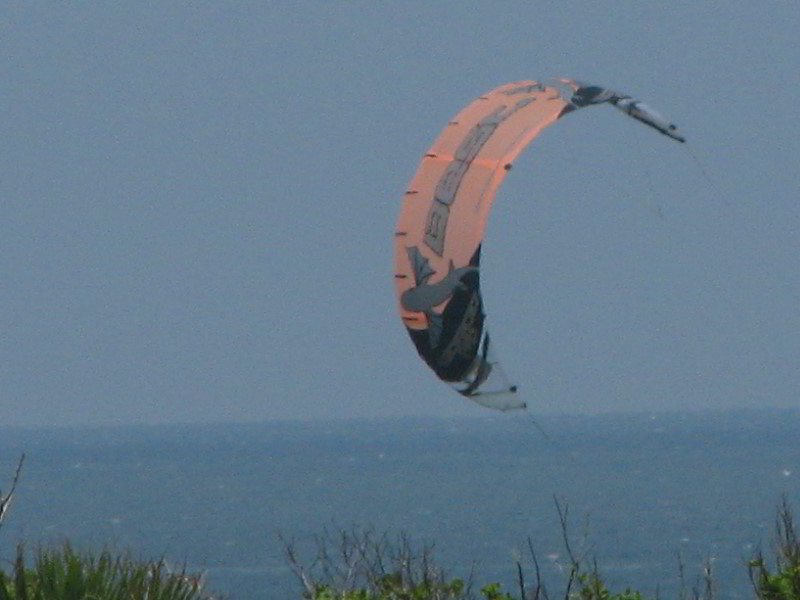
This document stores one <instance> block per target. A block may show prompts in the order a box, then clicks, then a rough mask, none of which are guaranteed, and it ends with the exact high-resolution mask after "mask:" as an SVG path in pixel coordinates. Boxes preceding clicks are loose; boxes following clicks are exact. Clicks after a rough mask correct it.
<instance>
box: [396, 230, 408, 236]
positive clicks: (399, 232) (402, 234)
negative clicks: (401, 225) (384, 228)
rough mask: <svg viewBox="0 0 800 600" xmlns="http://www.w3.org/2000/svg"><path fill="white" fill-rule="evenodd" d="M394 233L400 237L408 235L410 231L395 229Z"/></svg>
mask: <svg viewBox="0 0 800 600" xmlns="http://www.w3.org/2000/svg"><path fill="white" fill-rule="evenodd" d="M394 234H395V236H397V237H400V236H404V235H408V232H407V231H395V232H394Z"/></svg>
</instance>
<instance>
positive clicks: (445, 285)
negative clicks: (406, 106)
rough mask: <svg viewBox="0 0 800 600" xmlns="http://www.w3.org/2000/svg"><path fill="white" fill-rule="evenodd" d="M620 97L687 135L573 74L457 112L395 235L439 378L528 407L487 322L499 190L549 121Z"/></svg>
mask: <svg viewBox="0 0 800 600" xmlns="http://www.w3.org/2000/svg"><path fill="white" fill-rule="evenodd" d="M594 104H610V105H611V106H614V107H616V108H618V109H619V110H621V111H622V112H624V113H625V114H627V115H629V116H631V117H633V118H634V119H637V120H638V121H641V122H642V123H644V124H645V125H648V126H650V127H652V128H653V129H655V130H656V131H658V132H660V133H662V134H664V135H666V136H668V137H670V138H672V139H673V140H677V141H679V142H684V141H686V140H685V138H684V137H683V136H682V135H681V134H680V133H679V132H678V129H677V127H676V126H675V125H674V124H673V123H671V122H670V121H668V120H667V119H665V118H664V117H663V116H661V115H660V114H659V113H657V112H656V111H655V110H653V109H652V108H650V107H649V106H647V105H646V104H644V103H643V102H641V101H639V100H636V99H634V98H632V97H631V96H628V95H626V94H621V93H618V92H615V91H613V90H610V89H607V88H604V87H600V86H596V85H587V84H584V83H580V82H577V81H573V80H569V79H557V80H554V81H550V82H546V83H542V82H537V81H520V82H515V83H509V84H506V85H502V86H500V87H498V88H496V89H494V90H492V91H491V92H489V93H487V94H484V95H482V96H480V97H479V98H477V99H476V100H474V101H473V102H472V103H471V104H469V105H468V106H467V107H466V108H465V109H464V110H462V111H461V112H460V113H459V114H458V115H456V116H455V117H454V118H453V119H452V120H451V121H450V122H449V123H448V124H447V126H446V127H445V128H444V130H443V131H442V133H441V134H440V135H439V138H438V139H437V140H436V141H435V142H434V144H433V146H432V147H431V148H430V150H428V152H427V153H426V154H425V155H424V157H423V158H422V162H421V163H420V165H419V168H418V169H417V172H416V175H415V176H414V178H413V179H412V180H411V182H410V183H409V186H408V189H407V190H406V192H405V198H404V202H403V208H402V211H401V212H400V215H399V217H398V219H397V225H396V229H395V234H394V240H395V256H394V282H395V290H396V294H397V304H398V309H399V312H400V316H401V318H402V321H403V324H404V325H405V327H406V329H407V330H408V333H409V335H410V336H411V340H412V341H413V343H414V345H415V346H416V349H417V352H418V353H419V355H420V356H421V357H422V359H423V360H424V361H425V362H426V363H427V364H428V366H429V367H430V368H431V369H432V370H433V371H434V373H436V375H437V376H438V377H439V379H441V380H443V381H445V382H447V383H449V384H450V385H451V386H452V387H454V388H455V389H456V390H457V391H458V392H459V393H461V394H463V395H464V396H467V397H468V398H470V399H471V400H474V401H475V402H477V403H479V404H482V405H484V406H487V407H490V408H495V409H499V410H510V409H516V408H524V407H525V403H524V402H523V401H522V400H521V398H520V397H519V395H518V394H517V386H516V385H512V384H510V383H509V380H508V377H507V376H506V375H505V372H504V371H503V368H502V366H501V365H500V363H499V362H498V360H497V358H496V352H495V351H494V343H493V340H492V339H491V338H490V337H489V332H488V330H487V328H486V315H485V313H484V307H483V299H482V297H481V291H480V256H481V243H482V240H483V236H484V232H485V229H486V223H487V220H488V217H489V212H490V210H491V207H492V203H493V202H494V198H495V193H496V192H497V188H498V187H499V186H500V184H501V183H502V182H503V180H504V179H505V177H506V175H507V174H508V171H509V170H510V169H511V165H512V163H513V162H514V160H515V159H516V157H517V156H518V155H519V154H520V152H522V150H524V149H525V148H526V147H527V146H528V144H530V143H531V141H533V139H534V138H535V137H536V136H537V135H539V133H540V132H541V131H542V130H543V129H544V128H545V127H547V126H549V125H552V124H553V123H555V122H556V121H557V120H558V119H560V118H561V117H562V116H564V115H566V114H568V113H570V112H572V111H574V110H577V109H579V108H583V107H585V106H591V105H594Z"/></svg>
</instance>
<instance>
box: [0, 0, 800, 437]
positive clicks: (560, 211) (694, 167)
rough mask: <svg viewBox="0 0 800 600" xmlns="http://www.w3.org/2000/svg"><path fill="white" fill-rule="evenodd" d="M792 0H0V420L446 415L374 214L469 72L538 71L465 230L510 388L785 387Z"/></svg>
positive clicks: (798, 81) (546, 408)
mask: <svg viewBox="0 0 800 600" xmlns="http://www.w3.org/2000/svg"><path fill="white" fill-rule="evenodd" d="M799 22H800V4H798V3H797V2H777V1H776V2H769V3H766V4H763V3H762V4H759V3H753V2H750V1H748V0H742V1H739V2H734V1H729V2H724V3H710V2H709V3H700V2H694V1H691V2H661V3H655V2H613V3H612V2H564V1H559V2H544V3H543V2H525V3H523V2H518V3H511V2H507V3H505V2H501V3H498V2H483V3H478V2H474V3H463V2H441V3H439V2H428V1H425V2H394V3H391V2H377V3H372V2H352V3H335V2H256V3H233V4H228V3H223V2H206V3H177V2H169V3H141V2H123V3H89V2H86V3H83V2H74V3H28V2H18V3H12V4H8V5H6V6H5V7H4V9H3V17H2V19H0V76H1V77H2V85H0V139H1V140H2V142H1V143H0V278H1V283H2V285H0V424H1V425H18V424H21V425H45V424H83V423H88V424H97V423H127V422H144V423H153V422H170V421H181V422H196V421H214V420H236V421H251V420H264V419H272V418H295V417H300V418H306V417H329V416H382V415H406V414H412V415H415V414H448V415H455V414H478V413H480V411H485V410H486V409H482V408H480V407H476V406H474V405H472V404H471V403H469V402H468V401H466V400H464V399H462V398H460V397H459V396H458V395H457V394H455V393H454V392H452V391H451V390H450V389H449V388H448V387H447V386H446V385H444V384H442V383H440V382H439V381H437V380H436V378H435V377H434V376H433V374H432V373H431V372H430V371H429V370H428V369H427V368H426V367H425V366H424V364H423V363H422V362H421V361H420V360H419V359H418V358H417V356H416V352H415V350H414V349H413V346H412V345H411V342H410V340H409V339H408V336H407V335H406V333H405V330H404V328H403V327H402V325H401V323H400V320H399V318H398V316H397V314H396V312H395V299H394V289H393V280H392V272H393V271H392V253H393V237H392V233H393V231H394V221H395V218H396V216H397V212H398V210H399V208H400V205H401V201H402V195H403V191H404V190H405V186H406V184H407V182H408V180H409V179H410V178H411V177H412V175H413V173H414V170H415V169H416V166H417V164H418V162H419V159H420V157H421V155H422V154H423V153H424V152H425V150H426V149H427V148H428V146H429V145H430V144H431V143H432V141H433V140H434V138H435V137H436V135H438V133H439V131H440V129H441V128H442V127H443V126H444V124H445V123H446V122H447V120H448V119H449V118H450V117H451V116H453V115H454V114H455V113H456V112H457V111H458V110H460V109H461V108H462V107H463V106H465V105H466V104H467V103H468V102H469V101H470V100H472V99H473V98H474V97H475V96H477V95H479V94H481V93H483V92H485V91H488V90H489V89H491V88H493V87H495V86H497V85H500V84H503V83H506V82H509V81H514V80H519V79H535V78H542V79H544V78H548V77H553V76H569V77H573V78H578V79H583V80H586V81H589V82H596V83H598V84H602V85H606V86H609V87H612V88H616V89H620V90H622V91H625V92H627V93H630V94H633V95H635V96H637V97H640V98H642V99H644V100H645V101H646V102H648V103H649V104H651V105H652V106H654V107H656V108H657V109H659V110H660V111H661V112H663V113H664V114H666V115H667V116H668V117H670V118H671V119H673V120H674V121H675V122H677V123H678V125H679V126H680V127H681V129H682V131H683V132H684V133H685V134H686V136H687V137H688V140H689V141H688V144H686V145H685V146H682V145H680V144H677V143H674V142H671V141H670V140H669V139H667V138H665V137H663V136H660V135H658V134H657V133H656V132H653V131H652V130H650V129H648V128H646V127H642V126H641V125H639V124H638V123H635V122H634V121H632V120H630V119H625V118H624V117H623V116H622V115H620V114H619V113H618V112H617V111H614V110H612V109H611V108H609V107H597V108H590V109H586V110H583V111H580V112H579V113H576V114H574V115H570V116H569V117H568V118H565V119H563V120H561V121H559V123H557V124H556V125H555V126H554V127H552V128H550V129H548V130H546V131H545V133H544V134H543V135H542V136H541V137H540V138H539V139H537V140H536V141H534V143H533V144H532V145H531V147H529V148H528V150H527V152H526V153H525V154H524V155H523V156H522V157H521V158H520V160H519V161H518V163H517V165H516V167H515V169H514V171H513V173H512V174H511V175H510V176H509V178H508V179H507V181H506V183H505V184H504V186H503V187H502V188H501V189H500V192H499V195H498V201H497V203H496V204H495V210H494V212H493V214H492V219H491V222H490V225H489V230H488V235H487V239H486V243H485V245H484V256H483V261H482V285H483V288H484V300H485V302H486V308H487V313H488V315H489V321H488V323H489V325H490V328H491V330H492V334H493V339H494V341H495V343H496V348H497V351H498V353H499V356H500V357H501V358H502V359H503V361H504V363H505V364H506V370H507V371H508V372H509V374H510V376H511V377H512V379H514V380H516V381H517V383H519V385H520V390H521V392H522V393H523V394H525V396H526V399H527V401H528V403H529V405H530V406H531V408H532V410H533V411H534V413H536V412H539V413H543V412H548V413H549V412H576V411H578V412H606V411H617V410H648V411H650V410H653V411H657V410H680V409H706V408H709V409H717V408H727V407H756V406H774V407H795V406H798V405H800V269H798V257H800V235H799V232H800V203H799V202H798V200H799V199H800V168H798V158H797V157H798V155H800V141H798V140H800V119H799V118H798V108H797V90H798V89H800V43H799V42H798V38H797V24H798V23H799Z"/></svg>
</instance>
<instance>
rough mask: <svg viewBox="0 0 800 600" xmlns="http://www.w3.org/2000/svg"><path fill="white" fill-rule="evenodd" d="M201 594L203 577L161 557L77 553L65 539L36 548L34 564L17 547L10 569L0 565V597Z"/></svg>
mask: <svg viewBox="0 0 800 600" xmlns="http://www.w3.org/2000/svg"><path fill="white" fill-rule="evenodd" d="M145 598H146V599H147V600H201V599H204V598H209V596H207V595H206V594H205V593H204V591H203V582H202V578H201V577H199V576H196V575H189V574H187V573H186V570H185V569H182V570H181V571H180V572H172V571H171V570H170V569H169V568H168V566H167V564H166V563H165V562H164V561H163V560H160V561H156V562H153V561H145V562H139V561H135V560H133V559H132V558H131V557H130V556H128V555H125V554H123V555H118V556H115V555H113V554H111V552H109V551H103V552H102V553H100V554H99V555H94V554H90V553H81V552H78V551H76V550H74V549H73V548H72V546H70V544H69V543H65V544H64V545H63V547H61V548H60V549H58V550H46V549H41V548H40V549H39V550H38V551H37V552H36V553H35V556H34V564H33V567H27V566H26V565H25V552H24V548H23V547H22V545H20V546H18V548H17V556H16V559H15V561H14V567H13V574H12V575H11V576H8V575H6V574H5V573H4V572H2V571H0V600H144V599H145Z"/></svg>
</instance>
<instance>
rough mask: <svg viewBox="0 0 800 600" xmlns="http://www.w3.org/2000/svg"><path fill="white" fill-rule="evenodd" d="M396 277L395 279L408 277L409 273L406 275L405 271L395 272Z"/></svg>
mask: <svg viewBox="0 0 800 600" xmlns="http://www.w3.org/2000/svg"><path fill="white" fill-rule="evenodd" d="M394 278H395V279H408V275H406V274H404V273H395V274H394Z"/></svg>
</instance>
